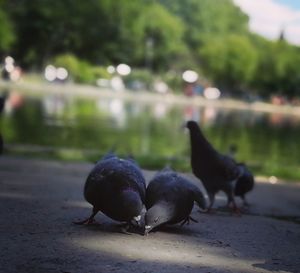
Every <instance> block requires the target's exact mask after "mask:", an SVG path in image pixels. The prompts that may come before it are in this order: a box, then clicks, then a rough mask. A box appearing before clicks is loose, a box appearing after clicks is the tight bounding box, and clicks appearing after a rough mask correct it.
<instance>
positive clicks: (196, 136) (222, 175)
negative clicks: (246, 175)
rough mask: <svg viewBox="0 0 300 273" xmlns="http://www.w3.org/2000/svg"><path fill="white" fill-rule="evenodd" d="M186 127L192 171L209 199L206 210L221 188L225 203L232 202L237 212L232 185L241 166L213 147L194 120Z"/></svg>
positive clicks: (240, 173)
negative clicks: (189, 143)
mask: <svg viewBox="0 0 300 273" xmlns="http://www.w3.org/2000/svg"><path fill="white" fill-rule="evenodd" d="M186 127H187V128H188V129H189V131H190V142H191V166H192V171H193V173H194V175H195V176H196V177H198V178H199V179H200V180H201V181H202V183H203V186H204V187H205V189H206V191H207V194H208V197H209V201H210V203H209V206H208V211H210V210H211V208H212V206H213V204H214V200H215V195H216V193H217V192H218V191H220V190H221V191H224V192H225V194H226V195H227V198H228V203H227V205H228V206H230V205H231V204H232V205H233V210H234V211H235V212H236V213H239V209H238V207H237V205H236V202H235V200H234V187H235V183H236V182H237V180H238V178H239V177H240V176H241V175H242V170H241V168H240V167H239V166H238V164H237V163H236V162H235V161H234V160H233V159H232V158H231V157H229V156H227V155H222V154H220V153H219V152H218V151H216V150H215V149H214V147H213V146H212V145H211V144H210V143H209V142H208V141H207V139H206V138H205V136H204V135H203V133H202V131H201V129H200V127H199V126H198V124H197V123H196V122H195V121H192V120H191V121H188V122H187V124H186Z"/></svg>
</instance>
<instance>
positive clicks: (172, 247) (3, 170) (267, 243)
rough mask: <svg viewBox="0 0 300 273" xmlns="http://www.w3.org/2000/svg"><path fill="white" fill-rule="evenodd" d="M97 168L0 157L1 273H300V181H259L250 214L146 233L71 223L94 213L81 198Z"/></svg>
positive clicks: (219, 215) (220, 214) (204, 219)
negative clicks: (92, 172)
mask: <svg viewBox="0 0 300 273" xmlns="http://www.w3.org/2000/svg"><path fill="white" fill-rule="evenodd" d="M91 167H92V165H91V164H80V163H78V164H77V163H76V164H69V163H58V162H53V161H39V160H26V159H17V158H12V157H1V158H0V242H1V244H0V272H1V273H2V272H3V273H4V272H5V273H12V272H13V273H17V272H21V273H22V272H39V273H40V272H43V273H47V272H65V273H67V272H72V273H73V272H74V273H77V272H78V273H86V272H91V273H92V272H93V273H94V272H95V273H96V272H101V273H106V272H122V273H123V272H125V273H126V272H136V273H150V272H153V273H155V272H163V273H164V272H170V273H171V272H172V273H173V272H174V273H179V272H180V273H181V272H195V273H196V272H197V273H198V272H206V273H208V272H212V273H215V272H236V273H241V272H243V273H244V272H245V273H247V272H262V273H264V272H300V228H299V227H300V226H299V218H300V198H299V197H300V184H277V185H271V184H267V183H257V185H256V188H255V190H254V191H253V192H252V193H251V194H250V195H249V201H250V203H251V204H252V206H251V210H250V214H247V215H243V216H242V217H237V216H231V215H230V214H228V213H225V212H217V213H215V214H212V215H206V214H201V213H199V212H198V211H197V210H196V209H194V211H193V214H192V215H193V217H194V218H196V219H197V220H198V221H199V223H192V224H190V225H189V226H183V227H180V226H172V227H168V228H164V229H163V230H161V231H157V232H153V233H150V234H149V236H147V237H144V236H142V235H140V234H138V233H134V234H132V235H125V234H122V233H120V232H119V227H118V226H117V224H116V223H115V222H113V221H111V220H110V219H108V218H107V217H105V216H103V215H101V214H99V215H97V220H98V221H100V222H102V225H101V226H91V227H84V226H76V225H73V224H72V223H71V222H72V221H73V220H74V219H78V218H84V217H86V216H87V215H89V213H90V212H91V210H90V206H89V204H87V203H86V202H85V201H84V199H83V197H82V188H83V183H84V180H85V178H86V176H87V174H88V172H89V170H90V169H91ZM145 175H146V177H147V180H149V179H150V178H151V177H152V175H153V172H149V171H145ZM188 176H189V177H190V178H191V179H192V180H193V181H194V182H195V183H197V185H199V183H198V181H197V180H196V179H195V178H194V177H192V176H191V175H188ZM224 203H225V200H224V198H223V196H222V195H219V196H218V199H217V205H222V204H224ZM270 216H276V217H277V216H280V218H286V219H288V220H289V221H287V220H284V221H283V220H279V219H276V218H274V217H270ZM297 221H298V223H296V222H297Z"/></svg>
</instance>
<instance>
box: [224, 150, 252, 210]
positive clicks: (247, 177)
mask: <svg viewBox="0 0 300 273" xmlns="http://www.w3.org/2000/svg"><path fill="white" fill-rule="evenodd" d="M236 152H237V147H236V145H234V144H231V145H230V146H229V151H228V156H229V157H231V158H232V159H235V155H236ZM237 165H238V167H239V168H240V170H241V175H240V177H239V178H238V179H237V181H236V184H235V187H234V195H235V196H239V197H241V199H242V200H243V203H244V204H243V205H244V206H249V203H248V202H247V200H246V196H245V195H246V193H248V192H249V191H251V190H252V189H253V188H254V176H253V174H252V173H251V172H250V170H249V169H248V167H247V165H246V164H245V163H241V162H238V163H237Z"/></svg>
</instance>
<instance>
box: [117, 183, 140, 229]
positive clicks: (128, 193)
mask: <svg viewBox="0 0 300 273" xmlns="http://www.w3.org/2000/svg"><path fill="white" fill-rule="evenodd" d="M119 200H120V203H118V206H119V208H120V211H122V214H123V217H124V219H128V220H133V221H135V222H136V223H137V224H139V221H140V218H141V216H140V215H141V211H142V209H143V202H142V200H141V197H140V195H139V193H138V192H136V191H133V190H131V189H129V190H124V191H122V192H121V194H120V199H119Z"/></svg>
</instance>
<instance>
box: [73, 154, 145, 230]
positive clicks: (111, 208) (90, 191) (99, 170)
mask: <svg viewBox="0 0 300 273" xmlns="http://www.w3.org/2000/svg"><path fill="white" fill-rule="evenodd" d="M145 193H146V183H145V179H144V176H143V174H142V172H141V170H140V168H139V167H138V165H137V164H136V163H135V162H134V161H133V160H131V159H121V158H119V157H117V156H115V155H114V154H108V155H106V156H105V157H104V158H103V159H102V160H100V161H99V162H97V163H96V166H95V167H94V168H93V169H92V171H91V172H90V174H89V176H88V178H87V180H86V183H85V186H84V197H85V199H86V200H87V201H88V202H89V203H90V204H92V206H93V213H92V214H91V216H90V217H89V218H88V219H86V220H83V221H79V222H75V223H76V224H91V223H93V222H94V217H95V215H96V214H97V212H98V211H101V212H102V213H104V214H105V215H107V216H108V217H110V218H111V219H113V220H116V221H120V222H126V226H125V230H127V229H128V228H129V226H130V224H131V223H132V221H133V220H135V221H136V222H139V221H140V219H141V211H142V208H143V204H144V201H145Z"/></svg>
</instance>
